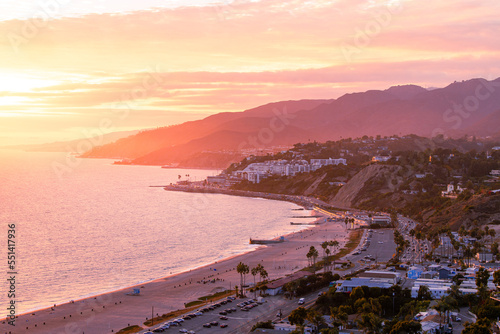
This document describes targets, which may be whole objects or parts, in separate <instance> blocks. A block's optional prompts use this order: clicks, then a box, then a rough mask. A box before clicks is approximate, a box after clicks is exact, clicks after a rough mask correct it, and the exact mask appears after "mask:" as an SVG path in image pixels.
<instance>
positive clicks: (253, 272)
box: [250, 267, 259, 298]
mask: <svg viewBox="0 0 500 334" xmlns="http://www.w3.org/2000/svg"><path fill="white" fill-rule="evenodd" d="M250 273H251V274H252V276H253V291H254V298H255V297H256V294H257V284H256V283H255V276H257V274H258V273H259V268H257V267H253V268H252V270H250Z"/></svg>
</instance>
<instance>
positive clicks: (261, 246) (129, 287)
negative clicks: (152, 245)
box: [0, 216, 321, 322]
mask: <svg viewBox="0 0 500 334" xmlns="http://www.w3.org/2000/svg"><path fill="white" fill-rule="evenodd" d="M311 218H312V219H315V221H316V220H319V219H321V218H317V217H312V216H311ZM311 224H312V225H300V226H304V227H305V228H302V229H298V230H297V231H292V232H289V233H286V234H283V235H282V236H284V237H285V238H286V237H287V236H290V235H293V234H295V233H299V232H302V231H305V230H308V229H310V228H312V227H315V226H317V224H315V223H314V222H313V223H311ZM270 240H274V238H273V239H270ZM249 245H250V244H249ZM254 246H255V247H254V248H253V249H249V250H245V251H242V252H238V253H237V254H232V255H228V256H223V257H221V258H220V259H217V260H212V261H209V262H205V263H202V264H198V265H194V266H192V267H187V268H182V269H180V271H179V272H175V273H172V274H168V275H166V276H160V277H157V278H152V279H150V280H147V281H143V282H137V283H133V284H131V285H127V286H123V287H118V288H111V289H109V290H106V291H102V292H95V293H90V294H89V295H86V296H78V297H76V298H74V299H70V300H65V301H62V302H60V303H59V304H57V303H56V304H55V305H57V307H59V306H64V305H69V304H73V303H72V302H74V303H76V302H79V301H84V300H87V299H92V298H94V299H95V297H99V296H103V295H106V294H113V293H117V292H121V291H125V290H130V291H131V290H132V289H133V288H137V287H139V286H143V285H147V284H150V283H154V282H157V281H163V280H167V279H169V278H174V277H176V276H178V275H182V274H185V273H189V272H192V271H193V270H198V269H203V268H206V267H208V266H213V265H215V264H218V263H219V262H224V261H228V260H232V259H234V258H237V257H239V256H243V255H247V254H251V253H253V252H256V251H258V250H259V249H265V248H266V247H267V245H264V244H254ZM53 307H54V306H53V305H49V306H41V307H40V308H33V309H30V310H26V311H23V313H19V314H16V317H17V316H19V317H21V316H26V315H31V314H33V313H37V312H41V311H47V310H49V309H51V308H53ZM6 320H7V317H2V318H0V322H4V321H6ZM16 321H17V320H16Z"/></svg>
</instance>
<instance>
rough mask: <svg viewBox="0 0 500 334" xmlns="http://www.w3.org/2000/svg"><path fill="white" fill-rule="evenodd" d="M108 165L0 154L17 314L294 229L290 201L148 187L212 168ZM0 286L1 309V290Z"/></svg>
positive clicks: (0, 222)
mask: <svg viewBox="0 0 500 334" xmlns="http://www.w3.org/2000/svg"><path fill="white" fill-rule="evenodd" d="M112 162H113V161H112V160H107V159H77V158H75V157H68V156H66V155H65V154H62V153H31V152H29V153H27V152H21V151H8V150H0V226H1V227H0V249H2V251H3V252H4V253H5V254H4V255H1V256H0V257H1V258H2V259H4V260H2V261H1V262H0V263H1V264H0V268H1V269H2V273H4V274H3V275H5V276H6V274H5V273H6V272H7V260H6V257H7V254H6V253H7V230H8V226H7V225H8V224H12V223H14V224H15V225H16V239H15V241H16V245H15V246H16V247H15V252H16V254H15V255H16V261H17V263H16V270H17V272H18V275H17V286H16V300H17V305H18V308H17V311H18V314H20V313H23V312H27V311H31V310H35V309H39V308H42V307H47V306H50V305H52V304H54V303H57V304H58V303H62V302H65V301H69V300H72V299H78V298H81V297H84V296H90V295H94V294H97V293H101V292H105V291H111V290H116V289H118V288H122V287H127V286H131V285H134V284H137V283H140V282H146V281H150V280H154V279H156V278H160V277H164V276H167V275H170V274H174V273H178V272H181V271H184V270H187V269H189V268H194V267H196V266H200V265H203V264H206V263H211V262H213V261H217V260H220V259H222V258H225V257H228V256H231V255H235V254H239V253H242V252H246V251H250V250H252V249H253V248H254V247H255V246H253V245H249V244H248V242H249V238H250V237H253V238H272V237H276V236H279V235H282V234H285V233H289V232H292V231H296V230H298V226H292V225H290V221H294V219H291V218H290V217H291V216H292V215H296V214H297V211H292V209H294V208H297V206H296V205H295V204H292V203H287V202H280V201H272V200H263V199H259V198H243V197H233V196H227V195H221V194H192V193H182V192H168V191H165V190H163V189H162V188H161V187H150V186H157V185H166V184H170V183H173V182H176V181H177V180H178V179H179V176H180V177H181V179H182V180H185V179H188V178H189V179H191V180H201V179H203V178H205V177H206V176H207V175H214V174H215V173H216V171H212V170H181V169H162V168H159V167H153V166H118V165H112ZM298 212H301V213H303V214H307V213H308V212H307V211H298ZM295 221H303V220H295ZM1 290H5V291H1V293H0V304H1V306H2V307H3V306H6V303H7V302H8V299H7V291H6V290H7V284H5V285H4V287H3V288H2V289H1Z"/></svg>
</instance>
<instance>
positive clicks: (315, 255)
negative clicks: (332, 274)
mask: <svg viewBox="0 0 500 334" xmlns="http://www.w3.org/2000/svg"><path fill="white" fill-rule="evenodd" d="M318 255H319V253H318V251H317V250H316V248H314V246H311V247H310V248H309V252H308V253H307V258H308V259H311V260H312V264H313V273H316V259H317V258H318Z"/></svg>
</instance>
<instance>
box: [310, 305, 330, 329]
mask: <svg viewBox="0 0 500 334" xmlns="http://www.w3.org/2000/svg"><path fill="white" fill-rule="evenodd" d="M306 320H307V321H309V322H310V323H311V324H313V325H314V326H315V327H316V329H319V327H320V326H321V325H324V324H325V319H323V316H322V315H321V313H319V312H318V311H316V310H314V309H310V310H309V311H307V316H306Z"/></svg>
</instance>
